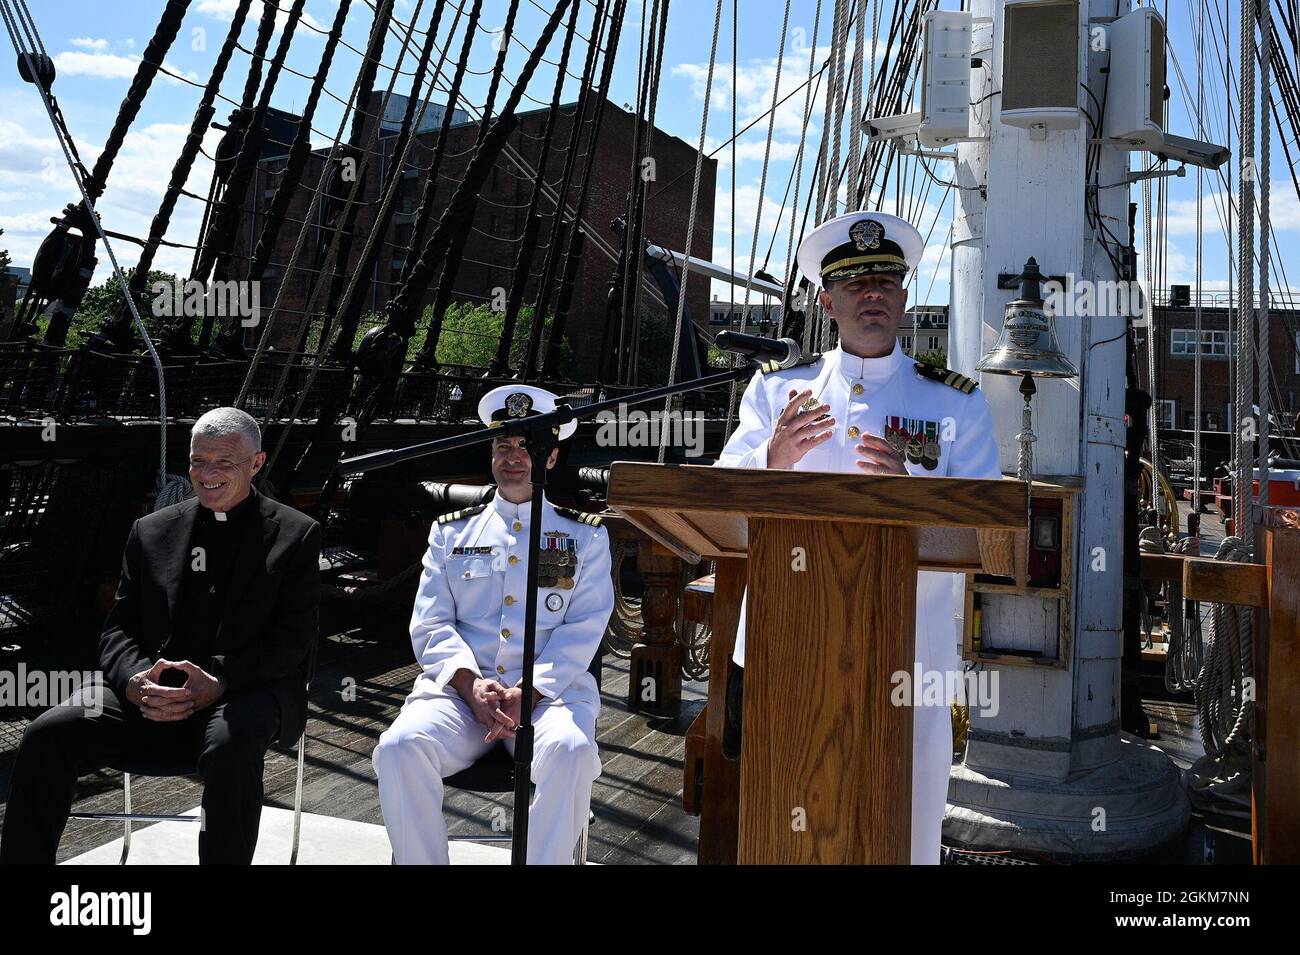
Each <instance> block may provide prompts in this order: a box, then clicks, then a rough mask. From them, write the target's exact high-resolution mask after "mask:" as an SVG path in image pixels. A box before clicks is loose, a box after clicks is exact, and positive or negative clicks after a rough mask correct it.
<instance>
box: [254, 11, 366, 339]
mask: <svg viewBox="0 0 1300 955" xmlns="http://www.w3.org/2000/svg"><path fill="white" fill-rule="evenodd" d="M351 6H352V0H341V2H340V3H339V6H338V10H337V11H336V12H335V15H334V23H333V26H332V29H331V30H330V33H329V37H328V38H327V39H326V41H325V50H324V52H323V53H322V54H321V60H320V67H319V68H318V69H317V70H316V75H315V78H314V79H313V81H312V85H311V89H310V91H309V92H308V94H307V102H306V104H305V105H304V106H303V111H302V119H301V121H300V122H299V123H298V129H297V133H296V134H295V136H294V139H293V144H292V145H291V146H290V147H289V156H288V159H287V161H286V163H285V166H284V169H283V171H282V172H281V174H280V179H279V182H278V183H277V184H276V187H275V193H274V195H272V197H271V204H270V206H269V207H268V209H267V213H266V219H265V221H264V222H263V225H262V232H261V234H260V235H259V236H258V237H257V243H256V244H255V245H254V247H253V261H252V263H251V265H250V266H249V269H248V276H247V278H248V280H249V281H252V282H260V281H261V280H262V277H263V275H264V274H265V272H266V267H267V261H268V260H269V259H270V257H271V250H272V249H273V248H274V246H275V241H276V239H277V238H278V237H279V234H280V229H281V228H282V226H283V225H284V218H285V215H286V214H287V213H288V211H289V203H290V200H292V199H293V197H294V193H296V192H297V190H298V185H299V183H300V182H301V181H302V175H303V172H304V171H305V170H306V168H307V159H308V158H309V156H310V154H311V142H310V137H309V135H308V132H307V127H308V125H310V123H311V120H312V117H313V116H314V115H315V114H316V107H317V106H318V105H319V103H320V94H321V89H322V88H323V87H324V86H325V75H326V74H327V73H328V72H329V69H330V65H331V63H333V60H334V51H335V50H336V49H338V42H339V39H340V38H341V37H342V35H343V23H344V21H345V20H346V19H347V16H348V10H349V9H350V8H351ZM323 178H324V176H322V179H323ZM300 231H301V230H300ZM236 322H237V319H235V318H232V320H231V322H230V323H229V327H231V328H233V327H235V325H236ZM269 327H270V326H269V323H268V324H267V325H260V324H259V325H258V326H257V327H256V328H255V329H254V334H255V335H256V337H257V338H258V339H261V338H262V337H263V335H264V334H265V332H266V331H267V330H269Z"/></svg>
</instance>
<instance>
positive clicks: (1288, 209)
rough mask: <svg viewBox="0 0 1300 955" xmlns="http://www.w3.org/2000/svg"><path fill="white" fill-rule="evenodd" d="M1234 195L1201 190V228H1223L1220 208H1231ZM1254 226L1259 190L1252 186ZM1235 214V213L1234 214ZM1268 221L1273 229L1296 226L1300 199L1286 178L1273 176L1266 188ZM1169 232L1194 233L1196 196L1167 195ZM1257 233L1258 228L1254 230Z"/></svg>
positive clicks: (1211, 230)
mask: <svg viewBox="0 0 1300 955" xmlns="http://www.w3.org/2000/svg"><path fill="white" fill-rule="evenodd" d="M1236 199H1237V197H1236V195H1235V194H1234V195H1231V196H1229V195H1227V194H1226V193H1224V192H1223V191H1221V190H1215V191H1213V192H1207V193H1205V195H1204V197H1203V198H1202V200H1201V203H1202V206H1201V232H1202V234H1203V235H1208V234H1213V235H1218V234H1221V233H1222V231H1223V220H1222V219H1221V218H1220V210H1227V209H1229V208H1235V203H1236ZM1255 201H1256V212H1255V215H1256V226H1258V224H1259V210H1258V202H1259V194H1258V190H1256V195H1255ZM1234 218H1235V214H1234ZM1269 225H1270V226H1271V227H1272V229H1273V231H1275V232H1287V231H1294V230H1300V200H1297V198H1296V192H1295V186H1294V184H1293V183H1291V182H1290V181H1289V180H1282V179H1274V180H1273V181H1272V186H1271V188H1270V190H1269ZM1169 234H1170V235H1195V234H1196V200H1195V199H1171V200H1170V201H1169ZM1256 234H1258V231H1257V233H1256Z"/></svg>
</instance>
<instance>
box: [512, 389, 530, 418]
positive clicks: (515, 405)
mask: <svg viewBox="0 0 1300 955" xmlns="http://www.w3.org/2000/svg"><path fill="white" fill-rule="evenodd" d="M532 410H533V396H532V395H529V394H525V393H524V392H522V391H516V392H515V393H514V394H513V395H508V396H507V397H506V414H507V415H509V416H510V417H511V418H524V417H527V415H528V412H530V411H532Z"/></svg>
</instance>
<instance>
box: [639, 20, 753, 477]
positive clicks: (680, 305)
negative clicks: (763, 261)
mask: <svg viewBox="0 0 1300 955" xmlns="http://www.w3.org/2000/svg"><path fill="white" fill-rule="evenodd" d="M721 28H722V0H717V5H716V8H715V10H714V13H713V40H712V42H711V43H710V46H709V72H708V76H707V78H706V79H705V83H704V110H703V113H702V115H701V117H700V144H699V147H698V148H697V149H696V151H695V181H694V184H693V185H692V187H691V209H690V213H689V214H688V216H687V218H686V247H685V249H684V250H683V254H684V255H685V256H686V258H684V259H683V260H682V270H681V274H682V278H681V282H680V283H678V289H677V320H676V322H674V325H673V327H674V330H675V332H674V334H673V350H672V356H671V358H670V360H669V364H668V380H669V381H670V382H673V381H676V380H677V360H678V358H679V357H680V356H679V354H678V353H679V352H680V351H681V344H682V322H683V320H684V316H685V314H686V285H687V282H688V281H689V279H690V277H691V260H690V254H691V249H692V248H693V247H694V242H695V217H696V214H697V213H698V211H699V204H700V176H701V173H702V171H703V169H704V142H705V136H706V134H707V133H708V129H709V104H710V101H711V100H712V97H713V69H714V67H715V66H716V65H717V62H718V34H719V33H720V32H721ZM733 240H734V236H733ZM671 411H672V396H671V395H669V396H667V397H666V398H664V420H665V421H667V420H669V413H670V412H671ZM670 430H671V429H670V428H660V429H659V456H658V459H657V460H658V462H659V463H660V464H663V463H664V459H665V457H666V456H667V454H668V432H669V431H670Z"/></svg>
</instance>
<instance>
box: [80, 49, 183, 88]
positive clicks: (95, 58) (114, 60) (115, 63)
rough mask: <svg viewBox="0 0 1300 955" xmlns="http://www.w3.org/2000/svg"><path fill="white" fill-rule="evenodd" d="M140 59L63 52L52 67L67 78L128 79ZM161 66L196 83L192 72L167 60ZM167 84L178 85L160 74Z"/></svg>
mask: <svg viewBox="0 0 1300 955" xmlns="http://www.w3.org/2000/svg"><path fill="white" fill-rule="evenodd" d="M140 60H141V57H139V56H136V55H135V54H130V55H127V56H121V55H119V54H117V53H79V52H76V51H74V50H65V51H64V52H62V53H57V54H55V56H54V65H55V67H57V68H58V71H59V72H60V73H63V74H65V75H68V76H98V77H102V78H104V79H114V80H116V79H130V78H131V77H133V76H135V71H136V70H137V69H138V68H139V66H140ZM163 66H164V67H166V68H167V69H168V70H171V71H172V72H173V73H176V74H177V75H179V76H184V77H187V78H188V79H191V80H194V81H196V82H197V80H198V78H199V75H198V74H197V73H195V72H194V71H193V70H182V69H181V68H180V67H178V66H176V65H175V64H174V63H171V62H169V61H167V60H164V61H163ZM160 75H161V76H162V78H163V79H164V80H166V81H167V82H169V83H179V82H180V81H179V80H176V79H173V78H172V77H170V76H168V75H167V74H166V73H163V74H160Z"/></svg>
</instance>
